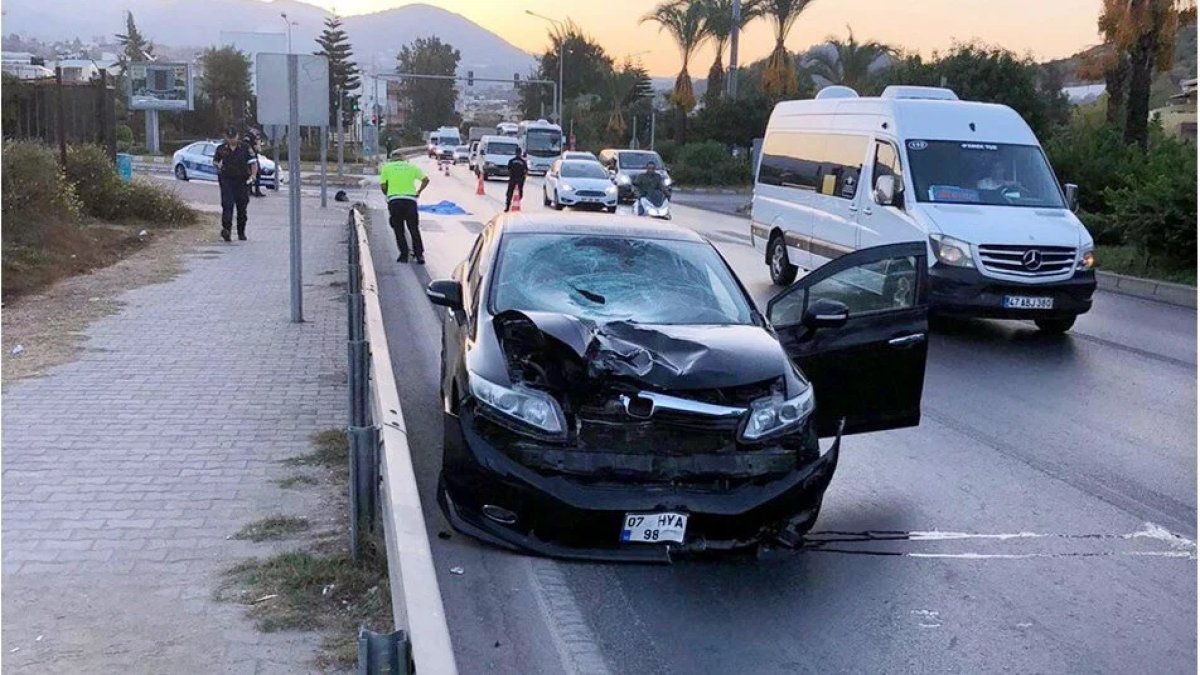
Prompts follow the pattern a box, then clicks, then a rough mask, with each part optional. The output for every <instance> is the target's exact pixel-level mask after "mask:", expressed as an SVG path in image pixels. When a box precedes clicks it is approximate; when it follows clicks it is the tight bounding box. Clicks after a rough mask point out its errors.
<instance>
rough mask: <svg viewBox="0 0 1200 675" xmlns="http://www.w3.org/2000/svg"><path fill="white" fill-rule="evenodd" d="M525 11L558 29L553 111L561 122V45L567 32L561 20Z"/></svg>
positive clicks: (562, 45) (560, 122)
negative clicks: (556, 91)
mask: <svg viewBox="0 0 1200 675" xmlns="http://www.w3.org/2000/svg"><path fill="white" fill-rule="evenodd" d="M525 13H526V14H528V15H529V16H536V17H537V18H539V19H541V20H543V21H549V22H550V23H552V24H554V27H555V28H557V29H558V30H559V35H558V96H557V97H556V98H557V100H556V101H554V111H555V114H556V115H557V117H558V123H559V124H562V102H563V47H564V44H565V42H566V36H567V34H566V31H564V30H563V29H562V22H561V21H559V20H557V19H551V18H550V17H548V16H542V15H541V14H538V13H537V12H534V11H533V10H529V9H527V10H525Z"/></svg>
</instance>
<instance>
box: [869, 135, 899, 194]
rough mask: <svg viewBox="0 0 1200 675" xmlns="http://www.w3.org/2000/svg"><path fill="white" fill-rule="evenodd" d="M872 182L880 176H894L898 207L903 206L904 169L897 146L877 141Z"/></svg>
mask: <svg viewBox="0 0 1200 675" xmlns="http://www.w3.org/2000/svg"><path fill="white" fill-rule="evenodd" d="M872 175H873V176H874V178H872V179H871V180H872V181H876V180H879V177H880V176H894V177H895V178H896V196H897V200H896V206H903V194H904V169H903V168H901V166H900V153H899V152H897V151H896V146H894V145H892V144H891V143H888V142H887V141H875V167H874V170H873V171H872Z"/></svg>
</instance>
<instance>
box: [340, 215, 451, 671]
mask: <svg viewBox="0 0 1200 675" xmlns="http://www.w3.org/2000/svg"><path fill="white" fill-rule="evenodd" d="M354 218H355V223H354V230H355V232H356V233H357V236H358V245H359V260H360V266H361V270H362V295H363V315H364V322H365V324H366V330H365V337H366V339H367V341H368V342H369V344H370V351H371V361H370V363H371V375H370V378H371V380H370V386H371V400H370V407H371V419H372V420H373V422H374V424H376V425H377V426H378V427H379V438H380V481H379V493H380V497H381V502H380V503H381V504H382V508H381V510H382V513H381V515H380V518H381V519H382V521H383V528H384V537H385V540H386V542H387V561H388V579H389V581H390V583H391V591H392V617H393V619H394V621H395V624H396V628H397V629H399V630H404V631H406V632H407V633H408V636H409V640H410V642H411V644H412V655H413V663H414V664H415V665H416V672H417V673H419V674H420V675H426V674H429V673H433V674H436V675H456V673H457V672H458V668H457V666H456V665H455V661H454V649H453V647H452V646H451V644H450V629H449V627H448V625H447V623H446V610H445V608H444V607H443V605H442V593H441V590H440V588H439V587H438V579H437V572H436V570H435V568H434V564H433V554H432V552H431V551H430V545H429V535H428V533H427V532H426V530H425V514H424V513H423V511H422V509H421V498H420V495H418V494H417V478H416V473H415V471H414V470H413V463H412V455H411V452H410V450H409V447H408V430H407V428H406V427H405V425H404V415H403V414H402V411H401V410H400V394H399V393H398V392H397V391H396V381H395V379H394V377H393V375H392V372H393V371H392V357H391V354H390V353H389V351H388V342H387V335H386V333H385V331H384V324H383V310H382V308H381V306H380V304H379V285H378V281H377V279H376V276H375V266H374V263H373V261H372V259H371V246H370V243H369V242H368V240H367V231H366V228H365V227H364V226H363V215H362V212H361V211H360V210H359V209H355V210H354Z"/></svg>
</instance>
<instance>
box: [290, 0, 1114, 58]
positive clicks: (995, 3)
mask: <svg viewBox="0 0 1200 675" xmlns="http://www.w3.org/2000/svg"><path fill="white" fill-rule="evenodd" d="M302 1H303V2H307V3H309V4H312V5H316V6H318V7H323V8H325V9H336V10H337V11H338V12H339V13H341V14H343V15H349V14H366V13H370V12H377V11H381V10H384V9H388V8H391V7H398V6H401V5H406V4H413V3H412V2H409V1H407V0H302ZM1100 3H1101V0H906V1H904V2H897V1H896V0H814V2H813V3H812V5H810V6H809V8H808V9H807V10H805V13H804V14H803V15H802V16H801V18H800V20H799V21H798V22H797V23H796V27H795V28H794V29H793V30H792V33H791V37H790V38H789V40H788V47H789V48H791V49H793V50H799V49H804V48H806V47H808V46H809V45H812V44H814V43H817V42H821V41H823V40H824V39H825V38H827V37H829V36H831V35H834V36H841V37H844V36H845V34H846V26H847V25H849V26H850V27H852V28H853V29H854V33H855V37H856V38H857V39H859V40H860V41H864V40H878V41H880V42H886V43H889V44H892V45H898V46H901V47H904V48H906V49H908V50H912V51H919V52H921V53H924V54H928V53H930V52H932V51H934V50H937V49H945V48H947V47H949V46H951V44H952V43H953V42H954V41H955V40H958V41H968V40H971V39H973V38H978V39H981V40H983V41H985V42H988V43H991V44H996V45H1000V46H1003V47H1007V48H1008V49H1011V50H1013V51H1016V52H1018V53H1022V54H1024V53H1030V54H1032V55H1033V56H1034V57H1035V58H1037V59H1038V60H1045V59H1051V58H1057V57H1061V56H1069V55H1071V54H1073V53H1075V52H1077V51H1079V50H1080V49H1081V48H1083V47H1086V46H1089V45H1092V44H1095V43H1096V42H1098V41H1099V40H1098V36H1097V34H1096V16H1097V14H1098V13H1099V11H1100ZM425 4H430V5H436V6H438V7H441V8H443V9H446V10H449V11H451V12H455V13H458V14H461V15H463V16H465V17H467V18H469V19H471V20H472V21H474V22H475V23H478V24H479V25H481V26H483V27H484V28H487V29H488V30H491V31H492V32H494V33H496V34H498V35H500V36H501V37H503V38H504V39H506V40H508V41H509V42H511V43H512V44H514V45H516V46H517V47H520V48H521V49H524V50H526V51H529V52H540V51H542V50H543V49H544V48H545V46H546V45H547V43H548V40H547V38H546V30H547V28H548V27H549V24H547V23H546V22H545V21H543V20H541V19H538V18H535V17H532V16H529V15H527V14H525V10H531V11H534V12H537V13H539V14H544V15H546V16H548V17H551V18H555V19H565V18H570V19H571V20H573V21H575V23H577V24H579V25H580V26H581V27H582V28H583V29H584V30H585V31H586V32H587V33H589V34H591V35H592V36H593V37H595V38H596V39H597V40H598V41H599V42H600V44H602V45H603V46H604V47H605V49H607V50H608V52H609V54H610V55H612V56H613V57H614V58H615V59H617V60H618V61H620V60H621V59H623V58H624V57H625V56H626V55H635V56H634V58H635V60H640V61H641V62H642V63H643V64H644V65H645V66H646V68H647V69H648V70H649V71H650V73H651V74H653V75H674V74H675V73H677V72H679V65H680V62H679V54H678V52H677V50H676V49H675V46H674V43H673V42H672V41H671V39H670V38H669V37H668V36H667V35H666V34H662V35H660V34H659V33H658V30H657V27H656V26H655V25H654V24H650V23H647V24H639V22H638V19H640V18H641V17H642V15H644V14H645V13H646V12H648V11H650V10H651V8H653V6H654V5H655V2H654V1H653V0H425ZM772 46H773V38H772V35H771V28H770V25H769V24H768V23H767V22H766V21H765V20H759V21H757V22H755V23H754V24H752V25H751V26H750V27H749V29H748V30H747V31H746V33H745V34H744V35H743V40H742V48H741V61H742V62H743V63H746V62H749V61H753V60H755V59H759V58H762V57H764V56H766V55H767V54H768V53H770V51H771V48H772ZM643 52H644V53H643ZM712 61H713V52H712V49H711V48H706V49H703V50H701V51H700V52H698V53H697V55H696V56H695V57H693V64H694V65H692V66H690V67H689V70H690V71H691V73H692V75H693V76H703V75H704V73H706V72H707V71H708V67H709V66H710V65H711V64H712Z"/></svg>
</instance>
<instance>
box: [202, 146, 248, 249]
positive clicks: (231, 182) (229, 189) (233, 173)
mask: <svg viewBox="0 0 1200 675" xmlns="http://www.w3.org/2000/svg"><path fill="white" fill-rule="evenodd" d="M213 164H214V165H216V167H217V182H218V184H219V185H220V187H221V238H222V239H224V240H225V241H230V231H231V230H232V229H233V211H234V209H235V208H236V209H237V231H238V240H240V241H246V205H247V204H248V203H249V202H250V186H249V185H248V183H249V182H250V181H251V180H253V179H255V178H256V177H257V175H258V157H257V155H255V154H254V151H253V150H251V149H250V146H249V145H247V144H246V143H243V142H242V141H241V140H239V138H238V131H237V129H235V128H233V127H230V128H229V129H227V130H226V131H225V142H224V143H223V144H221V145H219V146H217V149H216V152H214V153H213Z"/></svg>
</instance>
